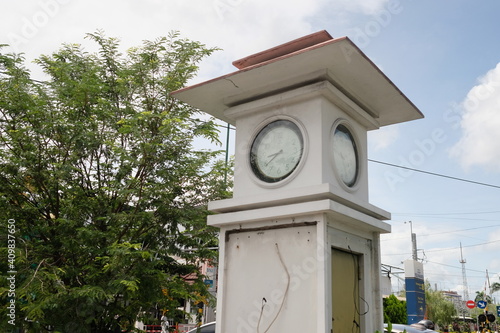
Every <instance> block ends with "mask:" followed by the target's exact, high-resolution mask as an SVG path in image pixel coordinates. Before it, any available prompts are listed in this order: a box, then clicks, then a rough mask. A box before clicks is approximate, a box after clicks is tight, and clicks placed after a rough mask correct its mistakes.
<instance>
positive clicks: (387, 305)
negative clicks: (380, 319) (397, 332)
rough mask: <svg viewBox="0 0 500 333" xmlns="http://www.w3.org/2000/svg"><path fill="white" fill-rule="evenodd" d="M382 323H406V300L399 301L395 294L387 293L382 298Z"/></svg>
mask: <svg viewBox="0 0 500 333" xmlns="http://www.w3.org/2000/svg"><path fill="white" fill-rule="evenodd" d="M383 304H384V323H392V324H406V323H407V322H408V318H407V314H406V302H405V301H400V300H399V299H398V298H397V297H396V296H394V295H389V297H387V298H384V301H383Z"/></svg>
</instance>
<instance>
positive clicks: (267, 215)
mask: <svg viewBox="0 0 500 333" xmlns="http://www.w3.org/2000/svg"><path fill="white" fill-rule="evenodd" d="M233 64H234V65H235V66H236V67H237V68H238V70H237V71H236V72H233V73H230V74H227V75H224V76H222V77H219V78H216V79H213V80H210V81H207V82H203V83H200V84H197V85H193V86H191V87H187V88H184V89H181V90H178V91H176V92H174V93H173V95H174V96H175V97H176V98H178V99H180V100H181V101H184V102H186V103H188V104H190V105H192V106H195V107H198V108H199V109H201V110H203V111H205V112H207V113H209V114H212V115H213V116H215V117H217V118H219V119H222V120H224V121H226V122H228V123H230V124H233V125H234V126H235V127H236V148H235V170H234V189H233V198H231V199H226V200H220V201H215V202H211V203H210V204H209V209H210V210H212V211H213V212H215V213H217V214H215V215H211V216H209V218H208V223H209V224H210V225H214V226H217V227H219V228H220V242H219V249H220V252H219V286H218V293H217V332H218V333H221V332H269V333H272V332H337V333H344V332H350V331H352V327H353V325H354V326H356V327H358V328H359V329H356V331H359V332H370V333H372V332H374V331H375V330H382V324H383V320H382V295H381V292H380V264H381V263H380V242H379V236H380V234H381V233H387V232H390V225H389V224H387V223H386V222H384V221H385V220H389V219H390V214H389V213H388V212H386V211H384V210H382V209H380V208H378V207H375V206H373V205H371V204H370V203H369V201H368V173H367V169H368V166H367V161H368V158H367V131H370V130H376V129H378V128H380V127H381V126H386V125H391V124H396V123H400V122H404V121H409V120H414V119H418V118H422V117H423V116H422V114H421V112H420V111H419V110H418V109H417V108H416V107H415V106H414V105H413V104H412V103H411V102H410V101H409V100H408V99H407V98H406V97H405V96H404V95H403V94H402V92H401V91H400V90H399V89H398V88H397V87H396V86H395V85H394V84H393V83H392V82H391V81H390V80H389V79H388V78H387V77H386V76H385V75H384V74H383V73H382V72H381V71H380V70H379V69H378V68H377V67H376V66H375V65H374V64H373V63H372V62H371V61H370V60H369V59H368V58H367V57H366V56H365V55H364V54H363V52H362V51H361V50H360V49H359V48H357V47H356V46H355V45H354V44H353V43H352V42H351V41H350V40H349V39H348V38H346V37H343V38H332V37H331V36H330V35H329V34H328V33H327V32H326V31H320V32H318V33H314V34H311V35H308V36H305V37H302V38H299V39H296V40H293V41H291V42H288V43H286V44H283V45H279V46H277V47H274V48H272V49H269V50H266V51H263V52H260V53H257V54H254V55H251V56H248V57H246V58H243V59H241V60H238V61H235V62H233Z"/></svg>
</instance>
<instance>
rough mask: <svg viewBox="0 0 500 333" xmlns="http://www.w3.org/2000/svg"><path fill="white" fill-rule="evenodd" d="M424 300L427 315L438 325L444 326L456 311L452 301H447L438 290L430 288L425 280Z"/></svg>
mask: <svg viewBox="0 0 500 333" xmlns="http://www.w3.org/2000/svg"><path fill="white" fill-rule="evenodd" d="M425 302H426V305H427V317H428V318H429V320H432V321H433V322H434V324H437V325H438V326H439V327H445V326H446V325H449V324H450V323H451V322H452V321H453V317H455V316H456V315H457V311H456V309H455V306H454V305H453V303H452V302H450V301H448V300H447V299H446V298H445V297H444V296H443V294H442V293H441V292H440V291H437V290H432V288H431V286H430V284H429V283H428V282H427V283H426V286H425Z"/></svg>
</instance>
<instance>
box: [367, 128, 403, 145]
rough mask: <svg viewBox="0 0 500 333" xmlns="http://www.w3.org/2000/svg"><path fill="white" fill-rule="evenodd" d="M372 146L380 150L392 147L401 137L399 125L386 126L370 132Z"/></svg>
mask: <svg viewBox="0 0 500 333" xmlns="http://www.w3.org/2000/svg"><path fill="white" fill-rule="evenodd" d="M368 135H369V142H370V146H371V147H372V148H373V149H374V150H375V151H379V150H382V149H385V148H388V147H390V146H391V145H392V144H393V143H394V142H395V141H396V140H397V139H398V138H399V126H398V125H394V126H386V127H382V128H380V129H378V130H376V131H371V132H368Z"/></svg>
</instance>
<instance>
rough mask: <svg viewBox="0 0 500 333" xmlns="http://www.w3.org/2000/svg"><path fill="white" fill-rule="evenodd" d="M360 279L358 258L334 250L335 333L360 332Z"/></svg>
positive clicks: (333, 298)
mask: <svg viewBox="0 0 500 333" xmlns="http://www.w3.org/2000/svg"><path fill="white" fill-rule="evenodd" d="M358 277H359V258H358V256H357V255H355V254H352V253H349V252H345V251H341V250H337V249H332V321H333V322H332V327H333V333H350V332H360V327H359V325H360V315H359V281H358Z"/></svg>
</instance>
